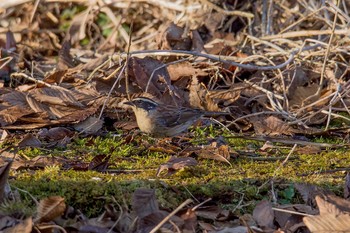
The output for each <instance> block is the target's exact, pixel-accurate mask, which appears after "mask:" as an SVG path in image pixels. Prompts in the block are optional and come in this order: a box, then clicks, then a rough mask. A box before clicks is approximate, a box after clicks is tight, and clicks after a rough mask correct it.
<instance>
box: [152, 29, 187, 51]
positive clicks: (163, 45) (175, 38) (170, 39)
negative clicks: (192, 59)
mask: <svg viewBox="0 0 350 233" xmlns="http://www.w3.org/2000/svg"><path fill="white" fill-rule="evenodd" d="M159 31H160V33H159V35H158V37H157V39H156V40H157V44H158V48H160V49H162V50H190V49H191V46H192V40H191V38H190V37H189V36H188V35H185V34H184V28H182V27H179V26H177V25H175V24H174V23H170V24H165V25H163V26H162V28H160V29H159Z"/></svg>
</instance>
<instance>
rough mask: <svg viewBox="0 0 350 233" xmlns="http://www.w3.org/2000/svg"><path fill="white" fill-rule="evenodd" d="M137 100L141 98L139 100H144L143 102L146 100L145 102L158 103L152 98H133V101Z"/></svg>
mask: <svg viewBox="0 0 350 233" xmlns="http://www.w3.org/2000/svg"><path fill="white" fill-rule="evenodd" d="M137 100H141V101H144V102H147V103H150V104H152V105H157V106H158V105H159V104H158V103H157V102H155V101H154V100H151V99H149V98H145V97H138V98H135V99H134V100H133V101H137Z"/></svg>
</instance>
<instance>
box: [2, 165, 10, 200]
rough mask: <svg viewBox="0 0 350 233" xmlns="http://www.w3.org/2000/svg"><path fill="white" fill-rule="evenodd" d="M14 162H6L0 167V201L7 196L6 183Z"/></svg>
mask: <svg viewBox="0 0 350 233" xmlns="http://www.w3.org/2000/svg"><path fill="white" fill-rule="evenodd" d="M11 164H12V162H9V163H6V164H5V165H3V166H1V167H0V203H2V202H3V200H4V199H5V198H6V196H7V195H6V192H5V191H6V185H7V182H8V177H9V172H10V168H11Z"/></svg>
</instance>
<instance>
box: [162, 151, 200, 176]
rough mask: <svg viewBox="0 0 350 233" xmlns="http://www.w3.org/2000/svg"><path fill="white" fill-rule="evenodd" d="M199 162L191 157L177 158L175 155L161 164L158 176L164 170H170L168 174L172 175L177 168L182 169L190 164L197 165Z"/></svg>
mask: <svg viewBox="0 0 350 233" xmlns="http://www.w3.org/2000/svg"><path fill="white" fill-rule="evenodd" d="M197 164H198V162H197V161H196V160H195V159H194V158H191V157H186V158H177V157H175V156H172V157H171V158H170V159H169V160H168V162H166V163H165V164H162V165H160V166H159V168H158V171H157V176H159V175H160V173H161V172H162V171H164V170H167V171H168V173H167V175H170V174H173V173H175V172H176V171H177V170H180V169H183V168H185V167H189V166H197Z"/></svg>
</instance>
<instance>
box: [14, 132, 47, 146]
mask: <svg viewBox="0 0 350 233" xmlns="http://www.w3.org/2000/svg"><path fill="white" fill-rule="evenodd" d="M41 145H42V143H41V141H40V140H39V139H37V138H36V137H35V136H33V135H32V134H27V135H26V136H25V137H24V138H23V139H22V140H21V141H20V142H19V143H18V147H20V148H23V147H41Z"/></svg>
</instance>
